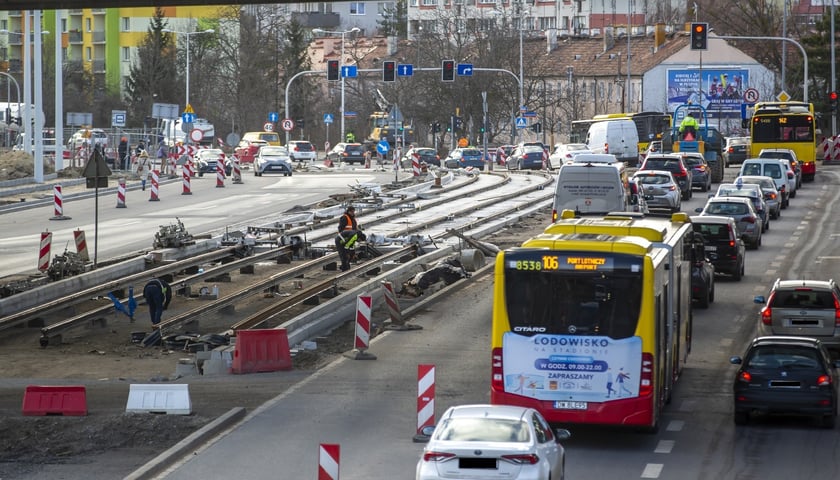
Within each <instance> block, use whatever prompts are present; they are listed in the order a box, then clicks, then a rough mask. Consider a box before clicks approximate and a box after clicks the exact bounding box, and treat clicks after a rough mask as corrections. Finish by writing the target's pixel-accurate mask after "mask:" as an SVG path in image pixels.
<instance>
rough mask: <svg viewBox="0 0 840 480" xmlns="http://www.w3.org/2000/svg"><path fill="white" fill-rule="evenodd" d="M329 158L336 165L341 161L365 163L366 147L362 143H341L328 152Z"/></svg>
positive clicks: (349, 163)
mask: <svg viewBox="0 0 840 480" xmlns="http://www.w3.org/2000/svg"><path fill="white" fill-rule="evenodd" d="M327 159H328V160H330V161H331V162H332V163H333V164H334V165H338V164H339V163H346V164H347V165H351V164H353V163H358V164H359V165H364V164H365V149H364V147H363V146H362V144H361V143H339V144H337V145H336V146H335V147H333V149H332V150H330V151H329V152H327Z"/></svg>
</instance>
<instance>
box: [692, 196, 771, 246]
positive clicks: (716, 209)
mask: <svg viewBox="0 0 840 480" xmlns="http://www.w3.org/2000/svg"><path fill="white" fill-rule="evenodd" d="M695 211H696V212H698V213H699V214H700V215H717V216H721V217H732V219H733V220H735V224H736V225H737V226H738V231H739V232H741V236H742V237H743V239H744V243H746V244H747V245H749V246H750V247H752V248H753V249H758V247H760V246H761V232H762V231H763V230H764V225H762V223H761V217H760V216H759V215H758V212H756V211H755V207H753V203H752V200H750V199H749V198H744V197H713V198H710V199H709V200H708V201H707V202H706V206H705V207H703V208H697V209H695Z"/></svg>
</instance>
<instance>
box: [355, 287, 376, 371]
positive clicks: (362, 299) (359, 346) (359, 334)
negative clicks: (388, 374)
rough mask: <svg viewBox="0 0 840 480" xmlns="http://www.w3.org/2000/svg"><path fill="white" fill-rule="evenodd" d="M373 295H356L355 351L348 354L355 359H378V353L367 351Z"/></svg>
mask: <svg viewBox="0 0 840 480" xmlns="http://www.w3.org/2000/svg"><path fill="white" fill-rule="evenodd" d="M372 304H373V297H371V296H370V295H359V296H357V297H356V333H355V335H356V339H355V341H354V342H353V347H354V350H353V353H352V354H350V355H348V356H349V357H350V358H353V359H354V360H376V355H374V354H372V353H370V352H368V351H367V349H368V347H369V346H370V318H371V317H370V315H371V305H372Z"/></svg>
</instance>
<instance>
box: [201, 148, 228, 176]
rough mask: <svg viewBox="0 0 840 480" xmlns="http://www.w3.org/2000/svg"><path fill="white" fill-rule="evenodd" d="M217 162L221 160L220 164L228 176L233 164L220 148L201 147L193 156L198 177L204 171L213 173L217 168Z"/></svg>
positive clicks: (202, 174)
mask: <svg viewBox="0 0 840 480" xmlns="http://www.w3.org/2000/svg"><path fill="white" fill-rule="evenodd" d="M219 162H222V165H224V169H225V175H227V176H230V173H231V170H232V169H233V165H232V164H231V162H230V160H229V159H228V158H227V156H226V155H225V152H223V151H222V150H221V149H219V148H202V149H200V150H198V151H197V152H196V153H195V156H194V157H193V165H195V172H196V173H198V176H199V177H203V176H204V174H205V173H209V174H211V175H215V174H216V169H217V168H219V167H218V165H219Z"/></svg>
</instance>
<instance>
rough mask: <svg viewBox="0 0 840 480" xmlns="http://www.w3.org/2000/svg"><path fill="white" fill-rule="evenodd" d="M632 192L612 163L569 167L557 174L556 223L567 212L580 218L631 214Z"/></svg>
mask: <svg viewBox="0 0 840 480" xmlns="http://www.w3.org/2000/svg"><path fill="white" fill-rule="evenodd" d="M628 202H629V199H628V191H627V189H626V188H625V182H624V181H623V180H622V178H621V171H620V170H619V168H618V167H616V166H615V165H614V164H611V163H592V162H588V163H580V162H574V163H567V164H565V165H563V166H562V167H560V171H559V172H558V173H557V187H556V189H555V191H554V206H553V208H552V213H551V218H552V221H553V222H554V221H557V218H558V217H559V215H560V213H561V212H562V211H563V210H574V211H575V213H576V214H577V215H592V214H605V213H609V212H624V211H628V208H627V207H628Z"/></svg>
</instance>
